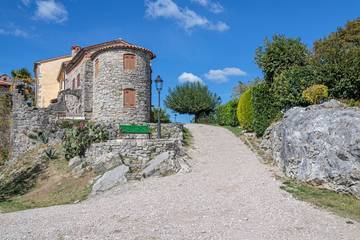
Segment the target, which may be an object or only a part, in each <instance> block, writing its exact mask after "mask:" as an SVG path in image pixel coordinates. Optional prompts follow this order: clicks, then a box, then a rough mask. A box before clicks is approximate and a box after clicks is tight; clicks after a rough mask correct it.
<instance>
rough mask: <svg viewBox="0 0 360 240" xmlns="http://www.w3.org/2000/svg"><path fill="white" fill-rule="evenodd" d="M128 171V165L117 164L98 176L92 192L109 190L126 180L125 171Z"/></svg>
mask: <svg viewBox="0 0 360 240" xmlns="http://www.w3.org/2000/svg"><path fill="white" fill-rule="evenodd" d="M128 171H129V167H128V166H125V165H121V166H118V167H116V168H114V169H113V170H110V171H108V172H106V173H105V174H104V175H103V176H102V177H100V178H99V179H98V180H97V181H96V182H95V184H94V185H93V188H92V194H93V195H95V194H97V193H99V192H104V191H106V190H109V189H111V188H113V187H115V186H116V185H118V184H120V183H124V182H127V179H126V173H127V172H128Z"/></svg>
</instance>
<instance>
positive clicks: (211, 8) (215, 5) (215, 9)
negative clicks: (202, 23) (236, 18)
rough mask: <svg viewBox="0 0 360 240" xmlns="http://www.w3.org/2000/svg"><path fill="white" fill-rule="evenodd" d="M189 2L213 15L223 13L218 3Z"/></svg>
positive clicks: (193, 0)
mask: <svg viewBox="0 0 360 240" xmlns="http://www.w3.org/2000/svg"><path fill="white" fill-rule="evenodd" d="M191 1H192V2H194V3H197V4H199V5H200V6H203V7H205V8H207V9H208V10H209V11H210V12H213V13H221V12H223V11H224V7H223V6H222V5H221V4H220V3H218V2H213V1H211V0H191Z"/></svg>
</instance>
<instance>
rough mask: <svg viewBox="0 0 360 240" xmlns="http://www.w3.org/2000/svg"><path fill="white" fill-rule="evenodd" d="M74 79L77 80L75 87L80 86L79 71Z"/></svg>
mask: <svg viewBox="0 0 360 240" xmlns="http://www.w3.org/2000/svg"><path fill="white" fill-rule="evenodd" d="M76 81H77V87H78V88H79V87H80V73H79V74H78V75H77V78H76Z"/></svg>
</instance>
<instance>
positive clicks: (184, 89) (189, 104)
mask: <svg viewBox="0 0 360 240" xmlns="http://www.w3.org/2000/svg"><path fill="white" fill-rule="evenodd" d="M219 103H220V97H218V96H217V95H216V94H215V93H212V92H211V91H210V90H209V89H208V87H207V86H206V85H203V84H201V83H185V84H182V85H178V86H176V87H175V88H174V89H170V90H169V94H168V96H167V97H166V99H165V105H166V106H167V107H168V108H170V109H172V110H173V111H175V112H178V113H181V114H193V115H195V122H198V119H199V117H200V116H201V115H204V114H210V113H211V112H213V111H214V110H215V107H216V106H217V105H218V104H219Z"/></svg>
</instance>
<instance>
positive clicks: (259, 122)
mask: <svg viewBox="0 0 360 240" xmlns="http://www.w3.org/2000/svg"><path fill="white" fill-rule="evenodd" d="M251 96H252V97H251V99H252V106H253V119H254V120H253V125H252V127H253V130H254V131H255V133H256V135H257V136H262V135H263V134H264V132H265V130H266V128H268V127H269V126H270V124H271V123H272V122H274V121H275V120H277V119H279V118H280V117H281V115H282V113H281V108H280V107H279V105H278V104H277V103H276V99H275V97H274V95H273V92H272V90H271V87H270V85H269V84H267V83H266V82H262V83H260V84H258V85H256V86H255V87H254V88H253V89H252V90H251Z"/></svg>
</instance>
